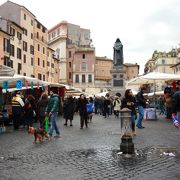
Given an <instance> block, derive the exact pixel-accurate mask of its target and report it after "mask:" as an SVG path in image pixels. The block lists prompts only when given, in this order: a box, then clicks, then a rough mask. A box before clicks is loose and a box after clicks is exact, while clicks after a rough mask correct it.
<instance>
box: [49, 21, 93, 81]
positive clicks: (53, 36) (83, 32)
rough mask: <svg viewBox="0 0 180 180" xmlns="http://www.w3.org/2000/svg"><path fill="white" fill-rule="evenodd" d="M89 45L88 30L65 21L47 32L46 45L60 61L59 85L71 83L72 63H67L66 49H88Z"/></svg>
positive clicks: (67, 51) (67, 52) (67, 53)
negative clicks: (72, 47)
mask: <svg viewBox="0 0 180 180" xmlns="http://www.w3.org/2000/svg"><path fill="white" fill-rule="evenodd" d="M90 44H91V39H90V30H88V29H83V28H81V27H80V26H78V25H74V24H70V23H68V22H67V21H62V22H60V23H59V24H57V25H56V26H54V27H53V28H51V29H50V30H49V31H48V45H49V46H50V48H52V49H54V50H55V56H56V58H57V59H59V60H60V73H59V82H60V83H65V84H68V83H72V82H73V79H72V64H71V63H72V62H69V61H70V60H69V61H68V63H67V59H68V58H69V50H67V47H68V46H69V45H74V46H77V47H81V48H85V47H86V48H89V47H90ZM74 49H75V48H74ZM74 51H75V50H74ZM72 54H73V53H72ZM72 56H73V55H72ZM69 66H71V67H69Z"/></svg>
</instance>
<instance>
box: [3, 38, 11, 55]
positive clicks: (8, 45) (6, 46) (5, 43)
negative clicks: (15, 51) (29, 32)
mask: <svg viewBox="0 0 180 180" xmlns="http://www.w3.org/2000/svg"><path fill="white" fill-rule="evenodd" d="M4 51H5V52H8V53H9V51H10V40H9V39H6V38H4Z"/></svg>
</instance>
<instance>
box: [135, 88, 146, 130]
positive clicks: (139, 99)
mask: <svg viewBox="0 0 180 180" xmlns="http://www.w3.org/2000/svg"><path fill="white" fill-rule="evenodd" d="M145 90H146V89H145V87H141V90H140V92H138V93H137V95H136V101H137V107H138V114H139V116H138V122H137V125H136V126H137V127H138V128H139V129H142V128H144V127H143V126H142V120H143V118H144V108H145V107H146V99H145V98H144V96H143V94H144V92H145Z"/></svg>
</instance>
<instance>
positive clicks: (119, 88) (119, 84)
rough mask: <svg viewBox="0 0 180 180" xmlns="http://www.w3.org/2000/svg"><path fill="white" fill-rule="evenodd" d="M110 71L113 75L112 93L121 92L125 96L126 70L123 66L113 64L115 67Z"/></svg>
mask: <svg viewBox="0 0 180 180" xmlns="http://www.w3.org/2000/svg"><path fill="white" fill-rule="evenodd" d="M110 72H111V75H112V81H111V94H112V95H115V94H116V93H121V95H122V96H123V95H124V92H125V80H124V74H125V71H124V70H123V68H122V66H120V67H119V66H113V69H112V70H111V71H110Z"/></svg>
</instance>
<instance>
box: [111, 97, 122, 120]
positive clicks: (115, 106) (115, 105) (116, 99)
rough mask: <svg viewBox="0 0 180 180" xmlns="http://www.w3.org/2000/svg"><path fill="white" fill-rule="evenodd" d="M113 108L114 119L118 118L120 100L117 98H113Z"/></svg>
mask: <svg viewBox="0 0 180 180" xmlns="http://www.w3.org/2000/svg"><path fill="white" fill-rule="evenodd" d="M113 107H114V115H115V117H116V118H118V117H119V111H120V109H121V100H120V98H119V97H118V96H115V98H114V101H113Z"/></svg>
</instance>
